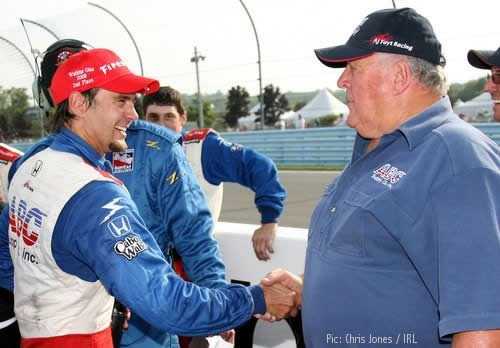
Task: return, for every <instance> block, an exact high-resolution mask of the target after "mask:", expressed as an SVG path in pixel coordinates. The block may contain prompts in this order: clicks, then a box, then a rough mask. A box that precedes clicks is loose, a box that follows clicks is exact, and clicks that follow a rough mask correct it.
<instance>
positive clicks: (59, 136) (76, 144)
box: [51, 128, 107, 169]
mask: <svg viewBox="0 0 500 348" xmlns="http://www.w3.org/2000/svg"><path fill="white" fill-rule="evenodd" d="M51 147H52V148H53V149H54V150H58V151H65V152H69V153H72V154H74V155H78V156H81V157H83V158H84V159H85V160H86V161H88V162H89V163H90V164H92V165H93V166H95V167H98V168H99V169H107V168H106V167H105V159H104V156H101V155H100V154H99V153H98V152H97V151H96V150H94V149H93V148H92V147H91V146H90V145H89V144H88V143H87V142H86V141H85V140H83V139H82V138H80V137H79V136H78V135H76V134H75V133H73V132H72V131H71V130H69V129H68V128H62V129H61V130H60V131H59V132H58V133H56V135H55V136H54V143H53V144H52V145H51Z"/></svg>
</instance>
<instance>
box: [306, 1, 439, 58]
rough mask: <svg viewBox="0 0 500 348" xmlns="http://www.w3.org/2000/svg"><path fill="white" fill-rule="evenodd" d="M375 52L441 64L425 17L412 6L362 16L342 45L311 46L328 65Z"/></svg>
mask: <svg viewBox="0 0 500 348" xmlns="http://www.w3.org/2000/svg"><path fill="white" fill-rule="evenodd" d="M375 52H385V53H394V54H402V55H407V56H412V57H417V58H422V59H424V60H426V61H428V62H430V63H432V64H434V65H441V66H444V65H445V64H446V59H445V58H444V57H443V55H442V54H441V43H440V42H439V40H438V39H437V38H436V34H435V33H434V29H433V28H432V25H431V23H430V22H429V20H428V19H427V18H425V17H424V16H422V15H420V14H418V13H417V12H416V11H415V10H414V9H412V8H408V7H406V8H398V9H384V10H379V11H376V12H373V13H371V14H369V15H368V16H366V17H365V18H364V19H363V20H362V21H361V23H360V24H359V25H358V27H357V28H356V29H355V30H354V32H353V33H352V35H351V37H350V38H349V40H347V42H346V43H345V44H344V45H340V46H333V47H327V48H320V49H316V50H314V53H316V56H317V57H318V59H319V60H320V61H321V62H322V63H323V64H325V65H326V66H328V67H331V68H343V67H345V66H346V64H347V63H348V62H350V61H353V60H357V59H361V58H364V57H368V56H369V55H372V54H373V53H375Z"/></svg>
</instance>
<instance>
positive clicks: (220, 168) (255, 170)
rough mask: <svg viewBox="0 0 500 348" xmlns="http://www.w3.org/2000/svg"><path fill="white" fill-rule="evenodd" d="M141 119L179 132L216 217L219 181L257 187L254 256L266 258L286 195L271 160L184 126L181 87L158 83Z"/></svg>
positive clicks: (208, 132)
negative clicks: (187, 129) (162, 85)
mask: <svg viewBox="0 0 500 348" xmlns="http://www.w3.org/2000/svg"><path fill="white" fill-rule="evenodd" d="M142 108H143V113H144V118H145V119H146V120H147V121H150V122H154V123H156V124H159V125H162V126H164V127H165V128H169V129H171V130H173V131H174V132H176V133H180V134H182V135H183V148H184V152H185V153H186V156H187V158H188V161H189V163H190V164H191V166H192V168H193V171H194V173H195V174H196V176H197V178H198V180H199V182H200V185H201V188H202V190H203V193H204V194H205V198H206V199H207V203H208V208H209V209H210V212H211V214H212V217H213V219H214V221H218V219H219V215H220V210H221V206H222V190H223V186H222V183H223V182H234V183H238V184H240V185H242V186H245V187H248V188H249V189H251V190H252V191H253V192H255V199H254V201H255V205H256V206H257V210H258V211H259V213H260V215H261V221H260V222H261V226H260V227H259V228H258V229H257V230H255V232H254V235H253V237H252V242H253V247H254V251H255V255H256V256H257V258H258V259H259V260H268V259H270V258H271V255H270V254H271V253H272V252H273V241H274V238H275V236H276V230H277V229H278V218H279V216H280V215H281V213H282V212H283V203H284V200H285V198H286V196H287V194H286V191H285V189H284V188H283V186H282V185H281V183H280V180H279V175H278V170H277V169H276V166H275V164H274V163H273V161H272V160H271V159H270V158H269V157H267V156H265V155H263V154H261V153H259V152H257V151H255V150H253V149H251V148H248V147H244V146H242V145H239V144H234V143H231V142H229V141H227V140H225V139H223V138H222V137H221V136H220V135H219V134H217V132H215V131H214V130H212V129H210V128H204V129H195V130H192V131H190V132H187V133H186V132H185V131H184V130H183V127H184V125H185V124H186V121H187V111H186V108H185V106H184V103H183V101H182V96H181V94H180V93H179V91H177V90H175V89H173V88H171V87H160V89H159V90H158V92H156V93H153V94H149V95H145V96H144V97H143V99H142Z"/></svg>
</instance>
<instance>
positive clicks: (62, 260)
mask: <svg viewBox="0 0 500 348" xmlns="http://www.w3.org/2000/svg"><path fill="white" fill-rule="evenodd" d="M52 250H53V253H54V259H55V260H56V262H57V264H58V265H59V267H60V268H61V269H62V270H63V271H65V272H67V273H69V274H73V275H75V276H78V277H80V278H81V279H84V280H87V281H96V280H99V281H101V283H102V284H103V286H104V287H105V288H106V289H107V290H108V292H109V293H110V294H111V295H113V296H115V297H116V298H117V299H118V300H119V301H120V302H121V303H122V304H124V305H125V306H127V307H129V308H130V309H131V310H132V312H133V313H136V314H138V315H139V316H140V317H141V318H143V319H144V320H146V321H148V322H149V323H150V324H152V325H154V326H156V327H158V328H159V329H162V330H165V331H168V332H171V333H174V334H181V335H192V336H196V335H209V334H215V333H217V332H222V331H226V330H228V329H230V328H233V327H235V326H238V325H241V324H242V323H244V322H245V321H247V320H248V319H249V318H250V316H251V315H252V314H253V313H254V311H255V308H254V300H253V299H255V300H256V301H257V302H259V303H260V304H259V305H258V306H259V307H256V308H257V310H262V301H263V298H262V297H261V298H260V299H259V296H263V295H262V292H260V293H259V292H258V291H255V289H249V288H245V287H242V286H235V285H228V286H226V287H224V288H219V289H208V288H203V287H199V286H197V285H195V284H193V283H186V282H184V281H183V280H182V279H181V278H179V277H178V276H177V275H176V274H175V273H174V272H173V271H172V268H171V267H170V266H169V264H168V263H167V262H166V260H165V259H164V257H163V255H162V253H161V250H160V249H159V247H158V245H157V243H156V242H155V240H154V238H153V236H152V235H151V234H150V233H149V231H147V229H146V228H145V226H144V222H143V221H142V219H141V218H140V216H139V215H138V212H137V208H136V207H135V204H134V203H133V202H132V200H131V198H130V196H129V195H128V194H127V193H126V191H125V190H124V189H123V188H122V187H120V186H118V185H117V184H114V183H111V182H91V183H89V184H88V185H86V186H85V187H84V188H83V189H81V190H80V191H79V192H78V193H77V194H75V195H74V196H73V197H72V198H71V200H70V201H69V202H68V203H67V204H66V205H65V207H64V208H63V210H62V212H61V214H60V216H59V218H58V220H57V223H56V227H55V230H54V235H53V241H52ZM257 290H258V289H257ZM257 302H256V303H257ZM264 309H265V307H264Z"/></svg>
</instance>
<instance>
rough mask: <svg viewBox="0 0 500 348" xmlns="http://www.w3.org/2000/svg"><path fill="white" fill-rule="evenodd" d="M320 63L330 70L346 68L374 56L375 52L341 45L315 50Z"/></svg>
mask: <svg viewBox="0 0 500 348" xmlns="http://www.w3.org/2000/svg"><path fill="white" fill-rule="evenodd" d="M314 53H315V54H316V57H318V59H319V61H320V62H321V63H323V64H325V65H326V66H327V67H330V68H345V66H346V65H347V63H348V62H352V61H353V60H358V59H361V58H365V57H368V56H370V55H372V54H374V53H375V52H374V51H369V50H366V49H362V48H358V47H353V46H348V45H340V46H333V47H327V48H318V49H315V50H314Z"/></svg>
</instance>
